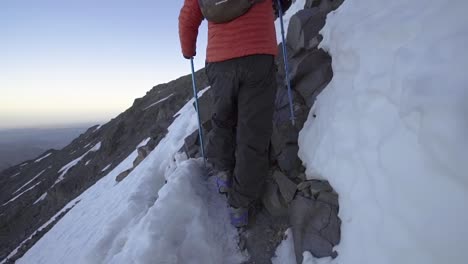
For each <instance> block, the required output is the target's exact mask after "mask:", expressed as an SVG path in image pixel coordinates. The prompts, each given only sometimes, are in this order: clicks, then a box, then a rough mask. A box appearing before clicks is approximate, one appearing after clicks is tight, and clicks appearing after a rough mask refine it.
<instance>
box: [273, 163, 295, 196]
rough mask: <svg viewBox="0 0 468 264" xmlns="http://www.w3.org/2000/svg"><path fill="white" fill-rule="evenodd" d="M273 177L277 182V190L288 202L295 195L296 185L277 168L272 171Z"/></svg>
mask: <svg viewBox="0 0 468 264" xmlns="http://www.w3.org/2000/svg"><path fill="white" fill-rule="evenodd" d="M273 179H274V180H275V181H276V183H277V184H278V187H279V191H280V193H281V195H282V196H283V198H284V200H285V201H286V203H288V204H289V203H290V202H291V201H292V200H293V199H294V196H295V195H296V191H297V185H296V184H295V183H294V182H293V181H291V180H290V179H289V178H288V177H286V175H284V174H283V173H282V172H280V171H278V170H277V171H275V172H274V173H273Z"/></svg>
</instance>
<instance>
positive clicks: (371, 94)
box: [299, 0, 468, 264]
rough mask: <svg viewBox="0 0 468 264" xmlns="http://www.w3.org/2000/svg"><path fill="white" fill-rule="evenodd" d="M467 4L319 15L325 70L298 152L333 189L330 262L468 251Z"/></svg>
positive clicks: (377, 1)
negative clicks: (337, 228)
mask: <svg viewBox="0 0 468 264" xmlns="http://www.w3.org/2000/svg"><path fill="white" fill-rule="evenodd" d="M466 10H468V2H466V1H461V0H457V1H450V2H445V1H435V0H414V1H405V0H395V1H384V0H354V1H345V2H344V4H343V5H342V6H341V7H340V8H339V9H338V10H337V11H336V12H335V13H333V14H330V15H329V16H328V18H327V25H326V27H325V29H324V30H323V31H322V34H323V36H324V40H323V42H322V47H323V48H324V49H326V50H327V51H329V52H330V53H331V55H332V57H333V65H332V66H333V71H334V77H333V80H332V82H331V83H330V84H329V85H328V87H327V88H326V89H325V90H324V91H323V92H322V93H321V94H320V95H319V97H318V99H317V101H316V103H315V105H314V108H313V110H312V111H311V113H310V115H309V119H308V121H307V122H306V124H305V126H304V129H303V130H302V131H301V133H300V138H299V144H300V152H299V155H300V157H301V159H302V160H303V162H304V164H305V165H306V167H307V171H306V173H307V176H308V177H309V178H315V177H317V178H325V179H327V180H329V181H330V183H331V184H332V185H333V187H334V188H335V189H336V191H337V192H338V193H339V195H340V197H339V202H340V217H341V219H342V220H343V223H342V241H341V244H340V245H339V246H338V247H337V251H338V253H339V256H338V258H337V259H336V260H334V261H331V262H332V263H350V264H352V263H379V264H385V263H425V264H428V263H465V262H466V259H467V257H468V228H467V226H466V225H467V223H468V210H467V209H468V207H467V201H468V174H467V171H468V156H467V155H466V149H468V140H467V135H468V119H467V118H466V116H468V104H466V102H467V101H468V92H467V91H468V90H467V89H466V85H467V84H468V75H467V74H466V69H468V53H467V52H466V43H468V17H467V16H466ZM313 113H315V114H316V115H317V118H314V117H313V116H312V114H313Z"/></svg>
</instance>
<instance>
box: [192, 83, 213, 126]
mask: <svg viewBox="0 0 468 264" xmlns="http://www.w3.org/2000/svg"><path fill="white" fill-rule="evenodd" d="M193 107H194V108H195V111H196V110H197V107H196V105H195V102H193ZM198 107H200V120H201V122H202V124H203V123H206V122H207V121H209V120H211V116H212V111H213V110H212V102H211V93H210V91H209V90H208V91H207V92H205V93H204V94H203V95H202V96H201V97H199V98H198Z"/></svg>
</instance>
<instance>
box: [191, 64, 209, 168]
mask: <svg viewBox="0 0 468 264" xmlns="http://www.w3.org/2000/svg"><path fill="white" fill-rule="evenodd" d="M190 64H191V65H192V86H193V97H194V98H195V108H196V110H197V117H198V136H199V137H200V150H201V154H202V157H203V164H204V166H205V168H206V157H205V147H204V144H203V129H202V124H201V120H200V111H199V108H198V92H197V85H196V83H195V67H194V66H193V57H192V58H190Z"/></svg>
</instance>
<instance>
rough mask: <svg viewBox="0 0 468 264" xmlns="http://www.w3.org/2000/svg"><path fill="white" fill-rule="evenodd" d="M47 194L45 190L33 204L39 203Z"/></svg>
mask: <svg viewBox="0 0 468 264" xmlns="http://www.w3.org/2000/svg"><path fill="white" fill-rule="evenodd" d="M46 196H47V192H45V193H44V194H43V195H41V197H39V198H38V199H37V200H36V201H35V202H34V203H33V204H37V203H38V202H40V201H42V200H44V199H45V198H46Z"/></svg>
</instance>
